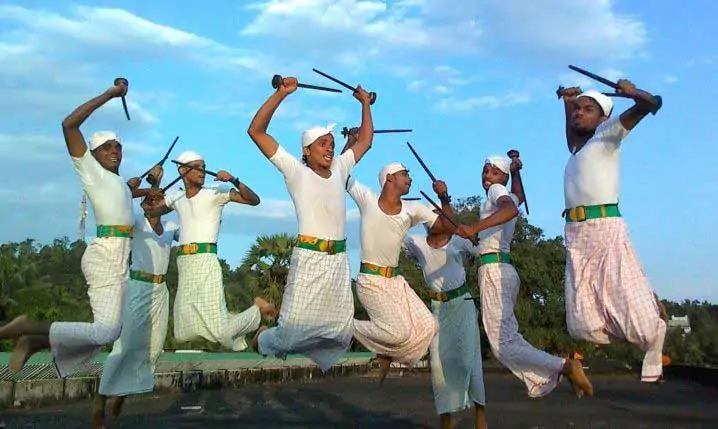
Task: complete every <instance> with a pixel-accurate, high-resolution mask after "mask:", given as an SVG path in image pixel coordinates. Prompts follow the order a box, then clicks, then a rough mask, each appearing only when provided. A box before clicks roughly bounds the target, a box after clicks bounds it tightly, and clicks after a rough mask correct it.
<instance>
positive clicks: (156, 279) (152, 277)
mask: <svg viewBox="0 0 718 429" xmlns="http://www.w3.org/2000/svg"><path fill="white" fill-rule="evenodd" d="M130 278H131V279H132V280H137V281H139V282H145V283H157V284H161V283H164V282H165V276H164V275H163V274H150V273H146V272H144V271H136V270H131V271H130Z"/></svg>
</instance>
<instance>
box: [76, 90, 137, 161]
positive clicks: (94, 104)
mask: <svg viewBox="0 0 718 429" xmlns="http://www.w3.org/2000/svg"><path fill="white" fill-rule="evenodd" d="M125 94H127V86H126V85H125V84H124V81H120V83H119V84H118V85H115V86H112V87H110V88H109V89H107V90H106V91H105V92H103V93H102V94H100V95H98V96H97V97H95V98H93V99H92V100H90V101H87V102H85V103H84V104H82V105H81V106H80V107H78V108H76V109H75V110H74V111H73V112H72V113H70V115H69V116H68V117H66V118H65V119H64V120H63V121H62V134H63V136H64V137H65V144H66V145H67V151H68V152H69V153H70V156H71V157H73V158H82V156H83V155H85V152H87V143H85V137H84V136H83V135H82V132H81V131H80V125H82V124H83V123H84V122H85V121H86V120H87V118H89V117H90V115H92V114H93V113H94V112H95V110H97V109H99V108H100V107H101V106H102V105H104V104H105V103H107V102H108V101H110V100H111V99H113V98H115V97H122V96H124V95H125Z"/></svg>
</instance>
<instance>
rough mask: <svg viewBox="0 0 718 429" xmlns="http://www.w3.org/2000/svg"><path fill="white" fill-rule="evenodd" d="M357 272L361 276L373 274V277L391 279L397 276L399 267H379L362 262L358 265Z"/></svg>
mask: <svg viewBox="0 0 718 429" xmlns="http://www.w3.org/2000/svg"><path fill="white" fill-rule="evenodd" d="M359 272H360V273H362V274H373V275H375V276H382V277H386V278H392V277H396V276H397V275H399V267H382V266H380V265H374V264H370V263H369V262H362V263H361V264H360V265H359Z"/></svg>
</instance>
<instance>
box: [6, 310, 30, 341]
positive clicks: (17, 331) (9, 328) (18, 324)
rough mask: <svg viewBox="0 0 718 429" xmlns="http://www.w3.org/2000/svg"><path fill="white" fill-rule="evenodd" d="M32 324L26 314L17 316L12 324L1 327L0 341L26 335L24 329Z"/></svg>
mask: <svg viewBox="0 0 718 429" xmlns="http://www.w3.org/2000/svg"><path fill="white" fill-rule="evenodd" d="M29 322H30V318H29V317H27V315H26V314H23V315H20V316H17V317H16V318H14V319H12V320H11V321H10V322H8V323H6V324H4V325H2V326H0V339H6V338H17V337H19V336H22V335H23V334H24V332H23V327H24V326H25V325H27V324H28V323H29Z"/></svg>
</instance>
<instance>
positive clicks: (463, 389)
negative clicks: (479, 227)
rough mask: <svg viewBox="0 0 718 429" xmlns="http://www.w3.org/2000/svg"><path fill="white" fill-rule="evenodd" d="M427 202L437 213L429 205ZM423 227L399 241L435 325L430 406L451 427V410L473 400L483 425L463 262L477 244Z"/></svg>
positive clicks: (476, 340) (477, 351) (475, 330)
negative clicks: (419, 277)
mask: <svg viewBox="0 0 718 429" xmlns="http://www.w3.org/2000/svg"><path fill="white" fill-rule="evenodd" d="M428 207H429V210H432V211H434V212H435V213H437V212H436V211H435V208H434V206H428ZM424 227H425V230H426V235H418V234H417V235H411V236H406V237H405V238H404V246H403V247H404V249H405V250H406V252H407V253H408V254H409V255H410V256H411V257H413V258H414V259H415V260H416V262H417V263H418V264H419V266H420V267H421V270H422V272H423V274H424V280H425V281H426V284H427V286H428V288H429V290H430V296H431V311H432V313H433V314H434V319H435V320H436V322H437V323H438V325H439V330H438V332H437V333H436V336H434V338H433V339H432V341H431V345H430V346H429V357H430V361H431V384H432V387H433V390H434V405H435V407H436V412H437V414H439V416H440V418H441V426H442V428H452V427H454V426H453V422H452V420H453V419H452V413H458V412H461V411H463V410H465V409H467V408H469V407H470V406H471V404H472V403H473V404H474V409H475V419H476V420H475V427H476V428H477V429H483V428H485V427H487V426H486V413H485V410H484V407H485V405H486V394H485V390H484V373H483V366H482V361H481V338H480V333H479V321H478V311H477V309H476V306H475V305H474V302H473V301H472V300H471V299H470V298H471V295H470V294H469V290H468V288H467V286H466V269H465V268H464V260H465V258H466V257H471V256H478V254H479V253H478V250H479V248H478V246H474V245H473V244H472V243H471V241H469V240H467V239H465V238H461V237H459V236H457V235H454V234H451V233H445V232H437V231H432V230H431V228H429V227H428V226H427V224H424ZM467 298H469V299H467Z"/></svg>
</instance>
